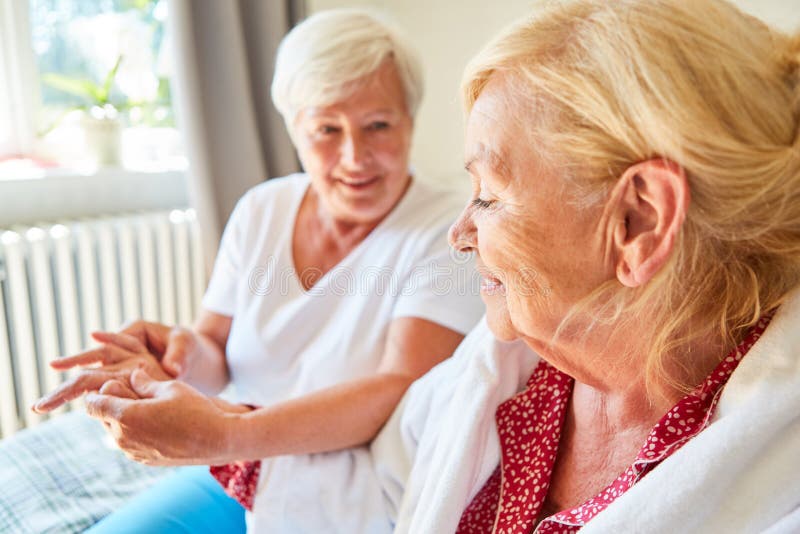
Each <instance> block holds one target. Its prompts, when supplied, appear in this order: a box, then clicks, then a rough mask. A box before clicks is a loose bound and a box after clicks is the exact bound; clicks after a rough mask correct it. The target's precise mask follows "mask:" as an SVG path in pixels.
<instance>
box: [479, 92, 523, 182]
mask: <svg viewBox="0 0 800 534" xmlns="http://www.w3.org/2000/svg"><path fill="white" fill-rule="evenodd" d="M515 104H517V105H515ZM526 114H527V112H526V111H525V110H524V109H521V108H520V106H519V105H518V103H517V102H514V99H512V98H511V97H510V96H509V94H508V91H507V85H506V83H505V82H504V81H503V80H502V79H498V78H494V77H493V78H492V79H491V80H490V81H489V83H488V84H487V85H486V87H484V89H483V91H482V92H481V94H480V96H479V97H478V99H477V100H476V101H475V104H474V105H473V107H472V110H471V111H470V114H469V117H468V118H467V128H466V143H465V159H466V166H467V167H468V168H470V167H471V166H472V165H474V164H481V165H483V166H486V167H488V168H491V169H492V170H494V171H498V172H499V173H502V174H504V175H509V176H510V174H511V171H512V170H511V168H510V167H511V164H512V162H513V161H514V160H515V159H518V158H519V157H520V156H524V155H525V154H526V153H527V152H528V151H529V148H530V147H529V143H528V142H527V140H528V139H529V137H530V132H529V131H528V130H527V129H526V128H525V127H524V124H525V116H526Z"/></svg>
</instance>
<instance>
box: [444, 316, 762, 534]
mask: <svg viewBox="0 0 800 534" xmlns="http://www.w3.org/2000/svg"><path fill="white" fill-rule="evenodd" d="M771 318H772V314H769V315H766V316H764V317H763V318H762V319H761V320H759V322H758V323H757V324H756V326H754V327H753V328H752V330H751V331H750V333H749V334H748V336H747V337H746V339H745V340H744V341H742V343H741V344H740V345H739V346H738V347H736V348H735V349H734V350H732V351H731V352H730V353H729V354H728V355H727V356H726V357H725V358H724V359H723V360H722V361H721V362H720V363H719V365H717V367H716V368H715V369H714V370H713V371H712V372H711V374H710V375H709V376H708V377H707V378H706V379H705V380H704V381H703V382H702V383H701V384H700V385H699V386H697V387H696V388H695V389H694V390H693V391H692V392H691V393H689V394H688V395H686V396H685V397H684V398H682V399H681V400H680V401H678V403H677V404H676V405H675V406H673V407H672V408H671V409H670V410H669V411H668V412H667V413H666V415H664V417H662V418H661V420H660V421H659V422H658V423H657V424H656V426H655V427H653V429H652V430H651V431H650V434H649V435H648V436H647V439H646V441H645V443H644V445H643V446H642V448H641V450H640V451H639V453H638V454H637V455H636V459H635V460H634V461H633V463H632V464H631V465H630V466H629V467H628V468H627V469H625V471H624V472H623V473H622V474H620V475H619V476H618V477H617V478H616V480H614V481H613V482H612V483H611V484H609V485H608V486H606V488H605V489H603V490H602V491H601V492H600V493H598V494H597V495H596V496H594V497H593V498H591V499H589V500H588V501H586V502H584V503H583V504H581V505H579V506H576V507H575V508H571V509H569V510H562V511H560V512H558V513H557V514H554V515H551V516H550V517H546V518H544V519H542V521H541V523H539V525H538V527H537V528H536V532H537V533H538V534H543V533H554V532H559V533H569V532H577V531H578V530H580V528H581V527H582V526H583V525H585V524H586V522H588V521H590V520H591V519H592V518H593V517H594V516H596V515H597V514H599V513H600V512H602V511H603V510H605V508H606V507H607V506H608V505H609V504H611V503H612V502H614V500H615V499H616V498H617V497H619V496H620V495H622V494H623V493H625V492H626V491H627V490H629V489H630V488H631V487H632V486H633V485H634V484H636V482H637V481H638V480H639V479H641V478H642V477H643V476H645V475H646V474H647V473H648V472H649V471H650V470H651V469H653V468H654V467H655V466H657V465H658V464H659V463H661V462H662V461H663V460H664V459H665V458H667V457H668V456H669V455H671V454H672V453H674V452H675V451H677V450H678V449H680V448H681V447H682V446H683V445H684V444H685V443H686V442H687V441H689V440H690V439H691V438H692V437H694V436H696V435H697V434H698V433H700V431H702V430H703V429H704V428H705V427H706V426H708V424H709V422H710V420H711V416H712V415H713V412H714V408H715V406H716V404H717V400H718V399H719V395H720V393H721V392H722V388H723V386H724V385H725V383H726V382H727V381H728V378H729V377H730V376H731V374H732V373H733V371H734V370H735V369H736V366H737V365H738V364H739V362H740V361H741V359H742V357H743V356H744V355H745V354H746V353H747V351H748V350H750V347H752V346H753V345H754V344H755V342H756V341H757V340H758V338H759V337H761V334H762V333H763V332H764V330H765V329H766V327H767V325H768V324H769V321H770V319H771ZM572 385H573V380H572V378H570V377H569V376H567V375H566V374H564V373H562V372H561V371H559V370H557V369H556V368H554V367H553V366H551V365H550V364H548V363H547V362H545V361H541V362H540V363H539V365H538V366H537V367H536V369H534V372H533V374H532V375H531V377H530V379H529V380H528V383H527V387H526V389H525V390H524V391H522V392H521V393H519V394H517V395H516V396H514V397H512V398H511V399H509V400H507V401H505V402H504V403H502V404H501V405H500V406H499V407H498V408H497V411H496V413H495V419H496V422H497V431H498V435H499V438H500V449H501V455H500V456H501V459H500V466H498V468H497V469H496V470H495V472H494V473H493V474H492V475H491V476H490V477H489V480H487V482H486V484H485V485H484V486H483V488H482V489H481V490H480V491H479V492H478V493H477V495H475V497H474V498H473V500H472V502H471V503H470V504H469V506H467V508H466V510H465V511H464V513H463V515H462V516H461V521H460V522H459V525H458V530H457V533H458V534H486V533H491V532H502V533H503V534H515V533H528V532H531V530H532V529H533V526H534V525H535V524H536V521H537V520H538V519H539V515H540V514H541V512H542V506H543V505H544V501H545V498H546V497H547V492H548V489H549V486H550V477H551V476H552V472H553V465H554V464H555V460H556V455H557V453H558V444H559V440H560V438H561V428H562V426H563V423H564V416H565V413H566V409H567V403H568V401H569V398H570V394H571V392H572Z"/></svg>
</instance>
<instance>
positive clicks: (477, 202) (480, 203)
mask: <svg viewBox="0 0 800 534" xmlns="http://www.w3.org/2000/svg"><path fill="white" fill-rule="evenodd" d="M493 203H494V200H483V199H482V198H478V197H475V198H473V199H472V205H473V206H475V207H476V208H479V209H486V208H488V207H491V205H492V204H493Z"/></svg>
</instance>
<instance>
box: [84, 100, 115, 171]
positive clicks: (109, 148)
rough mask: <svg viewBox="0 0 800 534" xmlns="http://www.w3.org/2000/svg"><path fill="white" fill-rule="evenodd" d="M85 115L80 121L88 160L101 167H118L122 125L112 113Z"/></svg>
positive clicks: (93, 112) (93, 110) (93, 111)
mask: <svg viewBox="0 0 800 534" xmlns="http://www.w3.org/2000/svg"><path fill="white" fill-rule="evenodd" d="M97 109H100V108H93V109H92V112H91V113H89V114H85V115H84V116H83V119H82V121H81V125H82V127H83V132H84V138H85V141H86V152H87V155H88V156H89V158H90V159H91V160H92V161H93V162H94V163H96V164H97V165H98V166H101V167H118V166H120V164H121V162H122V158H121V153H122V149H121V148H122V123H121V122H120V120H119V118H118V117H117V114H116V110H114V113H107V112H105V113H96V112H95V110H97Z"/></svg>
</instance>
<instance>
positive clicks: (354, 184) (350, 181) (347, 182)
mask: <svg viewBox="0 0 800 534" xmlns="http://www.w3.org/2000/svg"><path fill="white" fill-rule="evenodd" d="M379 179H380V175H377V176H368V177H365V178H336V181H337V182H339V183H340V184H342V185H344V186H347V187H349V188H352V189H366V188H367V187H369V186H371V185H372V184H374V183H375V182H377V181H378V180H379Z"/></svg>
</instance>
